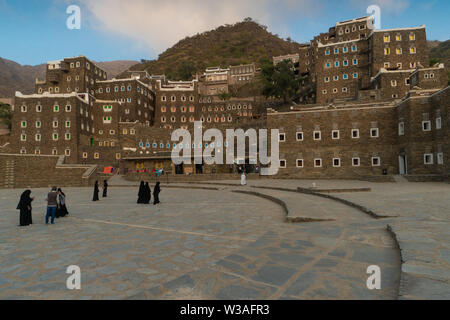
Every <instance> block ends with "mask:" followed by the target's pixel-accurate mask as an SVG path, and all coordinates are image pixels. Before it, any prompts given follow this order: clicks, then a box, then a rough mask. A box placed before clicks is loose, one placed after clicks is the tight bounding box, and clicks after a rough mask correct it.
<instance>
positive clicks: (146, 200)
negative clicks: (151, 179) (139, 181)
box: [144, 182, 152, 204]
mask: <svg viewBox="0 0 450 320" xmlns="http://www.w3.org/2000/svg"><path fill="white" fill-rule="evenodd" d="M151 200H152V189H150V185H149V184H148V182H147V183H146V184H145V187H144V204H149V203H150V201H151Z"/></svg>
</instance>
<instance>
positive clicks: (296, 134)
mask: <svg viewBox="0 0 450 320" xmlns="http://www.w3.org/2000/svg"><path fill="white" fill-rule="evenodd" d="M299 134H301V135H302V138H301V139H299V138H298V135H299ZM295 138H296V139H297V141H303V140H304V138H305V137H304V135H303V131H299V132H296V133H295Z"/></svg>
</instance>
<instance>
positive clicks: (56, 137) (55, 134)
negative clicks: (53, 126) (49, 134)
mask: <svg viewBox="0 0 450 320" xmlns="http://www.w3.org/2000/svg"><path fill="white" fill-rule="evenodd" d="M58 139H59V135H58V134H57V133H54V134H53V141H58Z"/></svg>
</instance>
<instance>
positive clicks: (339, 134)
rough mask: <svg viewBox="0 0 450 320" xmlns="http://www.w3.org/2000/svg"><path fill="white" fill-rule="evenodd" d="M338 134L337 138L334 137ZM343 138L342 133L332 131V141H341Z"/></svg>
mask: <svg viewBox="0 0 450 320" xmlns="http://www.w3.org/2000/svg"><path fill="white" fill-rule="evenodd" d="M335 133H337V138H335V137H334V134H335ZM340 138H341V133H340V131H339V130H332V131H331V139H332V140H339V139H340Z"/></svg>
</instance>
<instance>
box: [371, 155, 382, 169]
mask: <svg viewBox="0 0 450 320" xmlns="http://www.w3.org/2000/svg"><path fill="white" fill-rule="evenodd" d="M380 165H381V160H380V157H372V166H373V167H379V166H380Z"/></svg>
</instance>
